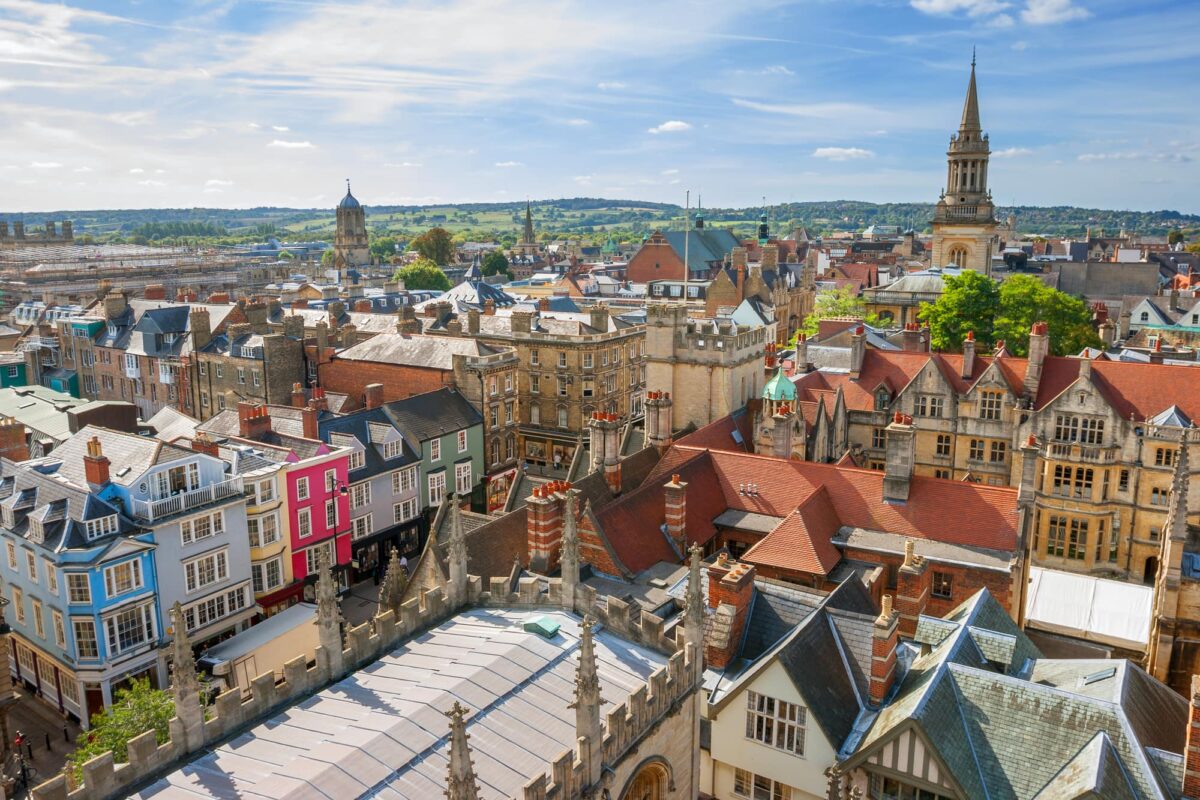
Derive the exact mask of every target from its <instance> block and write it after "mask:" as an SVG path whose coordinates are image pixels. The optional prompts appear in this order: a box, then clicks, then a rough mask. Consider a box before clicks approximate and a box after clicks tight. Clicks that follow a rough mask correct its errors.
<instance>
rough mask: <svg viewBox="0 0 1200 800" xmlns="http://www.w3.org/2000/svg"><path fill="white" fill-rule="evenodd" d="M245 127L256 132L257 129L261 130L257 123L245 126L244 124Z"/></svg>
mask: <svg viewBox="0 0 1200 800" xmlns="http://www.w3.org/2000/svg"><path fill="white" fill-rule="evenodd" d="M246 127H247V128H253V129H255V130H258V129H259V128H261V127H262V125H259V124H258V123H257V122H249V123H247V124H246Z"/></svg>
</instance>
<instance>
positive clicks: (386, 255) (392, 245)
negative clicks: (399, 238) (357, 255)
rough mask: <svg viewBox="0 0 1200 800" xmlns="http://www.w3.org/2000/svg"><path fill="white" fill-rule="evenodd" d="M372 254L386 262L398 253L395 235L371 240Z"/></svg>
mask: <svg viewBox="0 0 1200 800" xmlns="http://www.w3.org/2000/svg"><path fill="white" fill-rule="evenodd" d="M371 255H372V256H373V257H375V258H377V259H379V260H380V261H381V262H383V263H384V264H386V263H387V262H388V261H390V260H391V259H392V258H394V257H395V255H396V239H395V237H393V236H380V237H379V238H377V239H372V240H371Z"/></svg>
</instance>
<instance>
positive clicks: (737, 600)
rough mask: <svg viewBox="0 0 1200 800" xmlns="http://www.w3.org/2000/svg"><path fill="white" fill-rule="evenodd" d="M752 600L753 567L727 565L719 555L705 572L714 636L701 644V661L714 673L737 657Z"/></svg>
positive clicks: (731, 562) (737, 564)
mask: <svg viewBox="0 0 1200 800" xmlns="http://www.w3.org/2000/svg"><path fill="white" fill-rule="evenodd" d="M753 600H754V567H753V566H752V565H750V564H740V563H738V562H736V561H730V560H729V558H728V556H726V555H725V554H724V553H722V554H721V558H720V560H718V561H717V563H716V564H713V565H711V566H710V567H709V568H708V605H709V607H710V608H715V609H716V612H715V613H714V614H713V617H714V624H713V635H712V636H709V637H707V638H706V640H705V643H704V651H705V659H704V660H705V661H706V662H707V663H708V664H709V665H710V666H711V667H712V668H713V669H724V668H725V667H727V666H729V664H730V662H732V661H733V659H734V657H735V656H736V655H737V653H738V649H739V648H740V647H741V644H742V632H743V631H744V630H745V629H746V618H747V617H748V616H749V615H750V614H749V612H750V605H751V603H752V602H753Z"/></svg>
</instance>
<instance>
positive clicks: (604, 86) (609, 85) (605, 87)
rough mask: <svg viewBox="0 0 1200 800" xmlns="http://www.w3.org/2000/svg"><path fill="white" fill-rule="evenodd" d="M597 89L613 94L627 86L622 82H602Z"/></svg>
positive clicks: (597, 85)
mask: <svg viewBox="0 0 1200 800" xmlns="http://www.w3.org/2000/svg"><path fill="white" fill-rule="evenodd" d="M596 88H597V89H599V90H600V91H602V92H611V91H616V90H617V89H624V88H625V84H623V83H621V82H620V81H600V82H599V83H597V84H596Z"/></svg>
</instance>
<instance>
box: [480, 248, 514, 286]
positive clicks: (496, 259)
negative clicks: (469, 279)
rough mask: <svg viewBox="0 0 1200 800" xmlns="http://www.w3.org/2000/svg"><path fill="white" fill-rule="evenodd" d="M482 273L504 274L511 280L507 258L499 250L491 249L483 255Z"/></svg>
mask: <svg viewBox="0 0 1200 800" xmlns="http://www.w3.org/2000/svg"><path fill="white" fill-rule="evenodd" d="M483 274H484V275H505V276H507V277H508V279H509V280H510V281H511V280H512V272H510V271H509V269H508V259H507V258H505V256H504V253H503V252H502V251H500V250H493V251H492V252H490V253H488V254H487V255H486V256H484V257H483Z"/></svg>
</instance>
